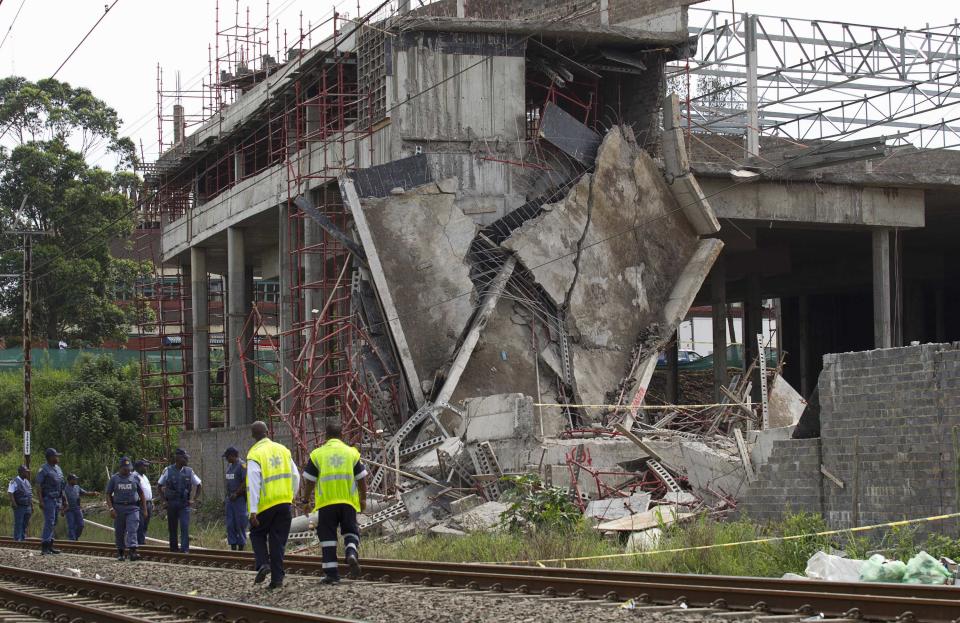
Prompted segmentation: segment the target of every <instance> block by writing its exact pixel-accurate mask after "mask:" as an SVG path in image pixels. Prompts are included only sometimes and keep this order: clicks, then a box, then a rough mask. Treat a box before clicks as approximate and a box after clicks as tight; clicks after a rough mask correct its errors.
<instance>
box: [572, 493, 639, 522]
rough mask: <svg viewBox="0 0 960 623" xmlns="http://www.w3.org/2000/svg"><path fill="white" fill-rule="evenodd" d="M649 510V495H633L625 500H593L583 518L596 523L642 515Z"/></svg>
mask: <svg viewBox="0 0 960 623" xmlns="http://www.w3.org/2000/svg"><path fill="white" fill-rule="evenodd" d="M649 508H650V494H649V493H634V494H633V495H631V496H629V497H625V498H607V499H605V500H594V501H592V502H590V503H588V504H587V508H586V510H585V511H584V512H583V516H584V517H587V518H588V519H594V520H597V521H610V520H612V519H620V518H621V517H628V516H630V515H636V514H637V513H644V512H646V511H647V510H649Z"/></svg>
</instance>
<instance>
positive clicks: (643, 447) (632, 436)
mask: <svg viewBox="0 0 960 623" xmlns="http://www.w3.org/2000/svg"><path fill="white" fill-rule="evenodd" d="M614 428H616V429H617V430H618V431H620V433H622V434H623V436H624V437H626V438H627V439H629V440H630V441H632V442H633V443H634V444H636V445H637V446H639V448H640V449H641V450H643V451H644V452H646V453H647V456H649V457H651V458H654V459H656V460H658V461H660V462H661V463H664V464H667V465H669V464H670V463H669V461H666V460H664V458H663V457H662V456H660V455H659V454H658V453H657V451H656V450H654V449H653V448H651V447H650V446H648V445H647V444H645V443H644V442H643V439H640V438H639V437H637V436H636V435H635V434H634V433H633V431H632V430H628V429H627V427H625V426H624V425H623V424H615V425H614Z"/></svg>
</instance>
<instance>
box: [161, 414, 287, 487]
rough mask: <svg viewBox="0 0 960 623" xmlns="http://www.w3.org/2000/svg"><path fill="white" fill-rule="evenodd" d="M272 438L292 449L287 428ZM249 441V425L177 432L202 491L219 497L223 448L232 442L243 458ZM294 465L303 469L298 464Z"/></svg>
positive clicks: (222, 478) (223, 484)
mask: <svg viewBox="0 0 960 623" xmlns="http://www.w3.org/2000/svg"><path fill="white" fill-rule="evenodd" d="M272 439H273V440H274V441H276V442H278V443H282V444H284V445H286V446H287V447H288V448H290V449H291V450H292V449H293V446H292V441H291V437H290V433H289V431H280V430H277V432H276V434H275V435H274V436H273V437H272ZM252 445H253V437H251V436H250V427H249V426H237V427H231V428H214V429H212V430H207V431H184V432H182V433H180V445H179V447H180V448H183V449H184V450H186V451H187V454H189V455H190V466H191V467H192V468H193V470H194V471H195V472H196V473H197V475H198V476H200V480H202V481H203V489H204V491H203V495H204V496H209V495H212V496H214V497H217V498H221V497H224V495H225V491H226V485H225V479H224V472H225V470H226V467H227V462H226V460H225V459H224V458H223V451H224V450H226V449H227V448H229V447H230V446H234V447H235V448H237V449H238V450H239V451H240V456H241V457H242V458H243V457H246V456H247V450H249V449H250V446H252ZM298 467H299V468H300V469H301V470H302V469H303V466H302V465H298ZM208 499H210V498H208Z"/></svg>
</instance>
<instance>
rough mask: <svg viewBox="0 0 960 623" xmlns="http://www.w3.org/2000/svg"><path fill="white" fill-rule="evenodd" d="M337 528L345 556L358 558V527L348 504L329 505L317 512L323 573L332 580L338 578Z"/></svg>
mask: <svg viewBox="0 0 960 623" xmlns="http://www.w3.org/2000/svg"><path fill="white" fill-rule="evenodd" d="M337 528H339V529H340V534H341V535H343V546H344V549H345V550H346V555H348V556H349V555H350V554H353V555H354V556H356V557H357V558H359V557H360V526H359V525H358V524H357V510H356V509H355V508H353V506H351V505H350V504H330V505H329V506H322V507H320V509H319V510H318V511H317V539H318V540H319V541H320V548H321V552H322V554H323V565H322V566H323V572H324V573H325V574H327V575H328V576H329V577H332V578H339V577H340V573H339V572H338V571H337Z"/></svg>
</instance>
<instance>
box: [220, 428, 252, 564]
mask: <svg viewBox="0 0 960 623" xmlns="http://www.w3.org/2000/svg"><path fill="white" fill-rule="evenodd" d="M223 458H225V459H227V472H226V474H225V475H224V478H225V479H226V481H227V499H226V500H225V501H224V507H225V511H226V516H227V543H229V544H230V549H232V550H237V551H240V550H242V549H243V548H244V547H246V545H247V489H246V487H247V482H246V480H247V466H246V465H245V464H244V463H243V461H241V460H240V452H239V451H238V450H237V449H236V448H234V447H233V446H230V447H229V448H227V449H226V450H225V451H224V453H223Z"/></svg>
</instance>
